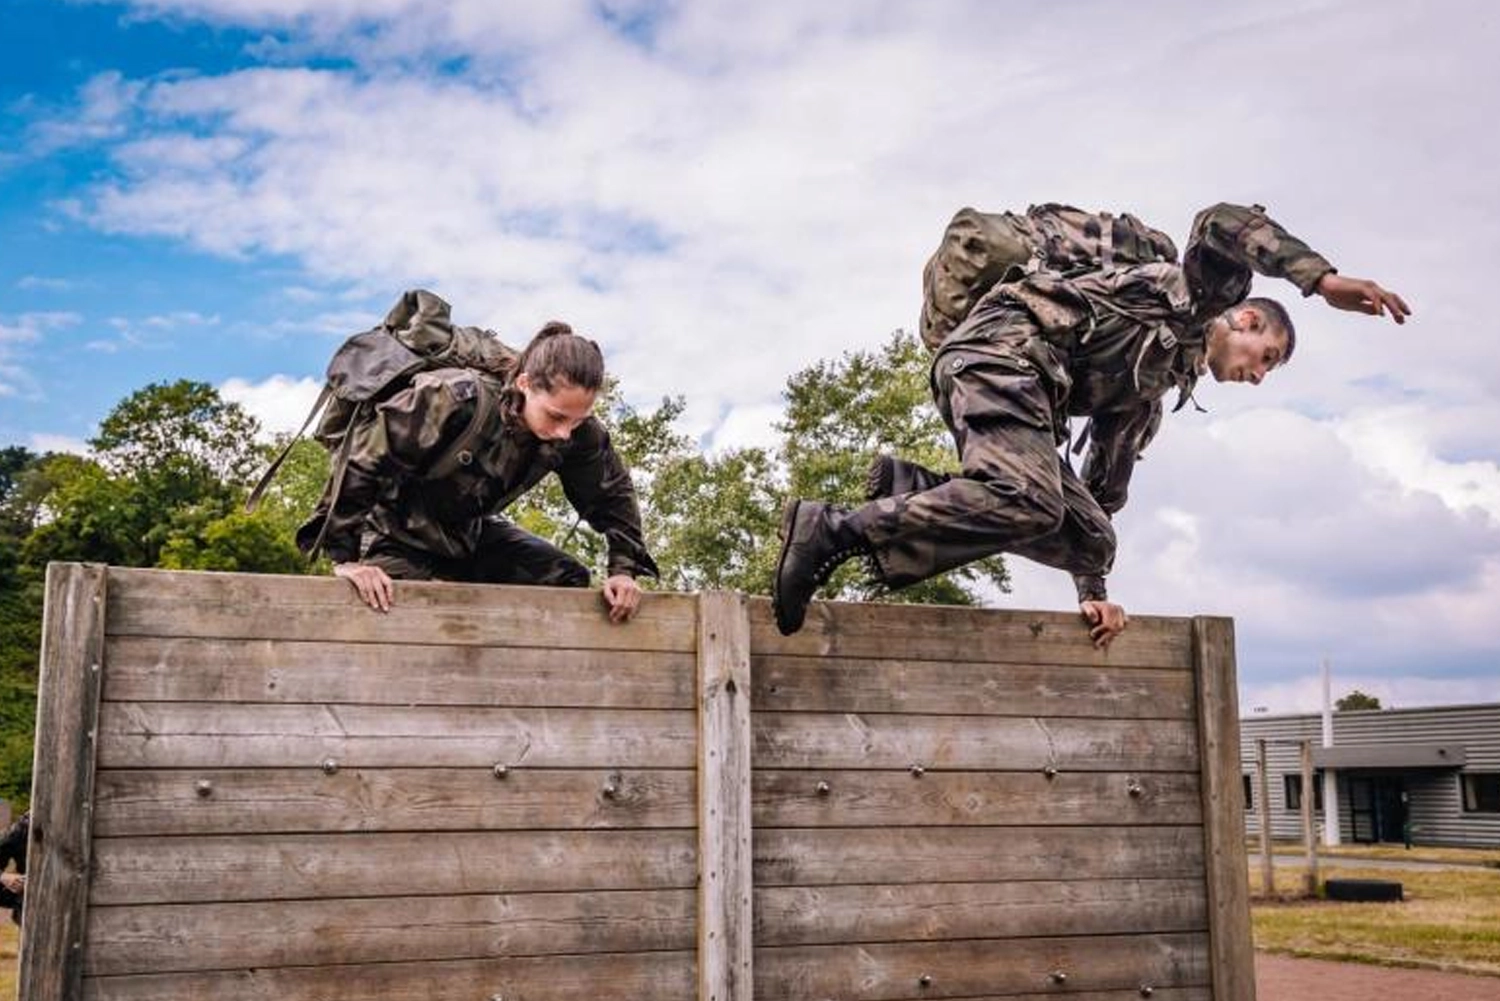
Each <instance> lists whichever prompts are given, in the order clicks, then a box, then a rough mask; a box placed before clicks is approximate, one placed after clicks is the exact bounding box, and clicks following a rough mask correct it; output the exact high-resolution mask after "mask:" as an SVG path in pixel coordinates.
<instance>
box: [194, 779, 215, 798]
mask: <svg viewBox="0 0 1500 1001" xmlns="http://www.w3.org/2000/svg"><path fill="white" fill-rule="evenodd" d="M193 788H194V789H195V790H196V791H197V793H198V795H199V796H200V797H208V796H212V795H213V794H214V784H213V783H212V782H210V781H209V780H208V779H199V780H198V783H197V785H195V786H194V787H193Z"/></svg>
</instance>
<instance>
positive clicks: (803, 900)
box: [755, 877, 1208, 946]
mask: <svg viewBox="0 0 1500 1001" xmlns="http://www.w3.org/2000/svg"><path fill="white" fill-rule="evenodd" d="M1207 922H1208V913H1207V902H1206V900H1205V897H1204V890H1203V880H1202V878H1201V877H1195V878H1191V879H1122V880H1102V881H1098V882H1092V883H1068V882H1057V881H1053V880H1044V881H1038V882H1026V883H924V884H917V885H910V884H907V885H900V886H890V885H886V886H863V885H860V886H814V887H766V888H764V889H760V890H757V891H756V894H755V940H756V942H757V943H759V944H760V945H763V946H770V945H827V944H833V943H839V942H911V941H933V940H941V939H969V938H986V939H996V938H1029V937H1036V936H1051V935H1119V934H1158V933H1163V932H1180V931H1205V930H1206V929H1207V927H1208V925H1207Z"/></svg>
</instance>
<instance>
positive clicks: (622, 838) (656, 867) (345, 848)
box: [90, 830, 698, 910]
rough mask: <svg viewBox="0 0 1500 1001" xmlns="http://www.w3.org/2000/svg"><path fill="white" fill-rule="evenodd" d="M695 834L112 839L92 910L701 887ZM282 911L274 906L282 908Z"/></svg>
mask: <svg viewBox="0 0 1500 1001" xmlns="http://www.w3.org/2000/svg"><path fill="white" fill-rule="evenodd" d="M697 870H698V852H697V835H696V833H695V832H693V831H691V830H687V831H586V832H584V831H496V832H483V833H444V832H437V833H429V832H417V833H404V834H286V835H258V836H244V837H236V836H216V837H191V838H187V837H185V838H102V839H99V840H98V841H97V842H95V877H94V880H93V884H92V887H91V897H90V901H91V903H93V904H100V905H102V904H131V903H135V904H150V903H163V904H165V903H194V902H200V901H233V900H282V899H291V898H318V897H383V898H388V899H390V900H392V902H393V903H395V904H398V905H400V904H401V903H402V900H401V898H405V897H414V896H422V895H427V894H431V895H437V896H442V895H458V894H465V893H541V892H557V891H583V890H653V889H675V888H682V887H692V886H694V885H695V883H696V881H697ZM272 910H274V909H272Z"/></svg>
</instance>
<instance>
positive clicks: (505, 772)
mask: <svg viewBox="0 0 1500 1001" xmlns="http://www.w3.org/2000/svg"><path fill="white" fill-rule="evenodd" d="M494 772H495V778H497V779H503V778H506V777H507V776H509V775H510V769H509V768H507V767H506V766H505V765H499V764H497V765H496V766H495V768H494Z"/></svg>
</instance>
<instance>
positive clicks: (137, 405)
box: [89, 379, 264, 497]
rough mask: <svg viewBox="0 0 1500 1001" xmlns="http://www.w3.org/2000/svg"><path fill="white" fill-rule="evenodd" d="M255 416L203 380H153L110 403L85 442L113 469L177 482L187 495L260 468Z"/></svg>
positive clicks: (246, 477) (238, 480)
mask: <svg viewBox="0 0 1500 1001" xmlns="http://www.w3.org/2000/svg"><path fill="white" fill-rule="evenodd" d="M259 433H260V422H259V421H257V420H256V419H255V418H254V417H252V416H250V414H249V413H247V412H246V411H245V409H244V408H243V407H241V406H240V405H239V404H238V403H231V402H229V401H227V400H225V399H223V398H222V397H220V396H219V391H218V390H216V389H214V387H212V386H210V385H209V384H208V383H206V382H193V381H190V380H188V379H179V380H177V381H176V382H153V383H151V384H150V385H148V386H146V387H145V388H144V389H138V390H136V391H135V392H134V393H131V394H130V395H129V396H127V397H126V398H125V399H123V400H121V401H120V402H119V403H117V404H115V406H114V409H112V410H111V411H110V412H109V414H108V415H106V416H105V418H104V420H102V421H100V422H99V433H98V434H97V435H95V436H94V437H93V438H91V439H89V447H90V448H92V449H93V450H94V452H95V453H96V454H97V455H98V456H99V461H100V462H101V463H102V464H103V465H104V467H105V468H106V469H108V470H109V471H110V472H111V473H113V474H116V475H128V476H133V477H137V478H141V479H148V480H155V481H160V482H162V483H163V485H164V486H180V488H181V489H182V490H184V491H185V495H186V496H187V497H195V496H198V495H199V494H201V493H202V492H203V491H204V490H205V489H207V488H211V487H217V486H220V485H231V486H243V485H245V484H247V483H248V482H249V481H250V480H251V479H252V478H253V477H254V475H255V473H256V472H257V471H258V470H259V468H260V465H261V463H262V461H263V460H264V449H263V448H261V447H260V446H258V445H257V444H256V440H255V439H256V436H257V435H258V434H259Z"/></svg>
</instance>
